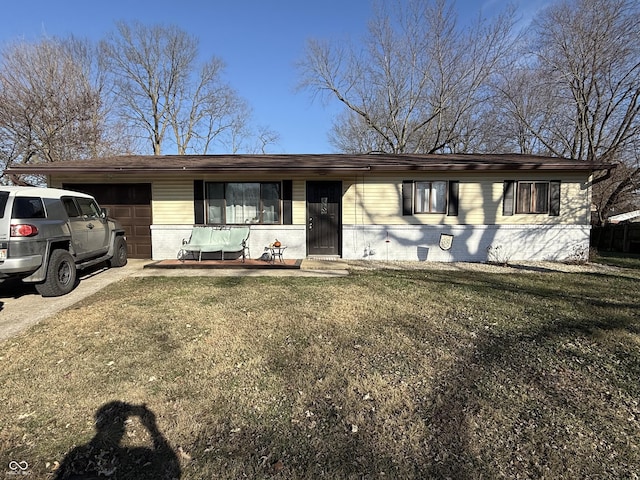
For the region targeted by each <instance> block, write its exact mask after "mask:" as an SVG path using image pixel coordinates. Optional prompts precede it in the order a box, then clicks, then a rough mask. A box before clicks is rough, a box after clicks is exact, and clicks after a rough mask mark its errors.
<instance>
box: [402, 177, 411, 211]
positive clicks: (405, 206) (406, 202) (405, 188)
mask: <svg viewBox="0 0 640 480" xmlns="http://www.w3.org/2000/svg"><path fill="white" fill-rule="evenodd" d="M402 215H413V180H403V181H402Z"/></svg>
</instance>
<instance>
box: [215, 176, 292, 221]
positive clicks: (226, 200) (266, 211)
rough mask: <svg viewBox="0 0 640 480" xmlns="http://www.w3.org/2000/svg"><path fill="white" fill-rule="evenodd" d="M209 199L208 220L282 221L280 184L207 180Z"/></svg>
mask: <svg viewBox="0 0 640 480" xmlns="http://www.w3.org/2000/svg"><path fill="white" fill-rule="evenodd" d="M206 202H207V205H206V213H207V218H206V223H213V224H221V225H225V224H226V225H228V224H247V223H265V224H279V223H280V184H279V183H275V182H264V183H258V182H227V183H223V182H211V183H207V184H206Z"/></svg>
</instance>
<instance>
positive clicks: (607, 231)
mask: <svg viewBox="0 0 640 480" xmlns="http://www.w3.org/2000/svg"><path fill="white" fill-rule="evenodd" d="M591 246H592V247H595V248H597V249H598V250H602V251H609V252H611V251H613V252H623V253H640V223H618V224H609V225H605V226H603V227H593V228H592V229H591Z"/></svg>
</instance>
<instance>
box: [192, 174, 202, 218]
mask: <svg viewBox="0 0 640 480" xmlns="http://www.w3.org/2000/svg"><path fill="white" fill-rule="evenodd" d="M193 216H194V218H195V223H196V225H202V224H204V180H194V181H193Z"/></svg>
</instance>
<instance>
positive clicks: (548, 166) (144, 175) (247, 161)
mask: <svg viewBox="0 0 640 480" xmlns="http://www.w3.org/2000/svg"><path fill="white" fill-rule="evenodd" d="M610 168H611V166H610V165H604V164H600V165H593V164H589V163H586V162H583V161H577V160H569V159H563V158H552V157H539V156H526V155H511V154H509V155H469V154H465V155H462V154H442V155H388V154H360V155H348V154H322V155H311V154H299V155H295V154H281V155H268V154H265V155H163V156H119V157H111V158H99V159H93V160H79V161H65V162H57V163H46V164H36V165H13V166H11V167H10V168H8V169H7V170H6V172H7V173H9V174H40V175H44V176H45V177H46V178H47V182H48V184H49V186H53V187H63V188H69V189H75V190H78V191H83V192H87V193H90V194H93V195H94V196H95V197H96V198H97V199H98V201H99V202H100V203H101V205H102V206H105V207H107V208H109V210H110V214H111V215H112V216H114V217H116V218H118V219H119V220H120V221H121V222H122V223H123V224H124V225H125V228H126V229H127V238H128V243H129V248H130V255H131V257H133V258H135V257H138V258H152V259H154V260H162V259H173V258H176V255H177V254H178V251H179V250H180V247H181V244H182V240H183V239H185V238H188V237H189V234H190V232H191V229H192V227H193V226H194V225H200V224H211V225H228V226H233V225H250V227H251V233H250V237H249V247H250V256H251V257H252V258H257V257H260V256H261V255H262V253H263V252H264V248H265V246H267V245H269V244H270V243H272V242H274V240H275V239H278V240H279V241H280V242H282V244H283V245H286V247H287V249H286V257H287V258H307V257H328V258H332V257H337V258H343V259H376V260H413V261H424V260H427V261H465V262H485V261H498V262H506V261H515V260H565V259H577V258H585V257H586V255H587V252H588V250H589V236H590V228H591V227H590V205H591V186H592V182H593V178H594V174H595V175H597V176H599V177H600V176H602V175H603V173H604V174H606V173H607V171H608V170H609V169H610Z"/></svg>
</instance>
